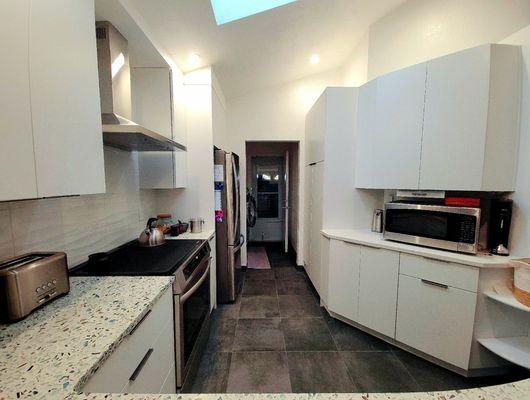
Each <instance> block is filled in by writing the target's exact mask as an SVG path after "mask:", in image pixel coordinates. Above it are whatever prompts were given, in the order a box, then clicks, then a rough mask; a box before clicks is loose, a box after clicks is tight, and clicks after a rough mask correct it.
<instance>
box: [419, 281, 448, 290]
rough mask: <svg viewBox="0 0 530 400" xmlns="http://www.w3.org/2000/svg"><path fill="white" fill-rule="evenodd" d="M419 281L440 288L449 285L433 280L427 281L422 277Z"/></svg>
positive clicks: (445, 287) (446, 287)
mask: <svg viewBox="0 0 530 400" xmlns="http://www.w3.org/2000/svg"><path fill="white" fill-rule="evenodd" d="M421 281H422V282H423V283H425V284H426V285H431V286H436V287H439V288H442V289H449V286H447V285H444V284H443V283H438V282H433V281H429V280H427V279H422V280H421Z"/></svg>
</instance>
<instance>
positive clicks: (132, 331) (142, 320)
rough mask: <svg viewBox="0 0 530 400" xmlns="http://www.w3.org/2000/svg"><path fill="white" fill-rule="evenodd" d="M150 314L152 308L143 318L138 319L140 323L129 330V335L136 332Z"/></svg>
mask: <svg viewBox="0 0 530 400" xmlns="http://www.w3.org/2000/svg"><path fill="white" fill-rule="evenodd" d="M149 314H151V310H149V311H147V312H146V313H145V315H144V316H143V317H142V319H141V320H140V321H138V323H137V324H136V325H134V327H133V328H132V329H131V331H130V332H129V336H130V335H132V334H133V333H134V331H135V330H137V329H138V327H139V326H140V325H142V322H144V321H145V319H146V318H147V317H148V316H149Z"/></svg>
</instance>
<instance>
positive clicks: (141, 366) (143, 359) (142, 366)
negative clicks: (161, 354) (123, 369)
mask: <svg viewBox="0 0 530 400" xmlns="http://www.w3.org/2000/svg"><path fill="white" fill-rule="evenodd" d="M151 354H153V349H149V350H147V353H145V356H144V358H142V361H140V364H138V366H137V367H136V369H135V370H134V371H133V373H132V375H131V377H130V378H129V380H130V381H134V380H135V379H136V378H138V375H140V372H142V369H143V368H144V366H145V364H146V363H147V360H149V357H151Z"/></svg>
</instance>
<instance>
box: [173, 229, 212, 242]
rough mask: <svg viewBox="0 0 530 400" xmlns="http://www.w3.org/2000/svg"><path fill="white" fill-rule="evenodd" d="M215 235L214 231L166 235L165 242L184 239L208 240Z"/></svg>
mask: <svg viewBox="0 0 530 400" xmlns="http://www.w3.org/2000/svg"><path fill="white" fill-rule="evenodd" d="M214 235H215V229H209V230H206V231H202V232H201V233H191V232H190V231H187V232H184V233H181V234H180V235H178V236H170V235H166V240H186V239H196V240H210V239H211V238H212V237H213V236H214Z"/></svg>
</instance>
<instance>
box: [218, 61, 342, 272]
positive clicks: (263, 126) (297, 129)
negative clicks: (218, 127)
mask: <svg viewBox="0 0 530 400" xmlns="http://www.w3.org/2000/svg"><path fill="white" fill-rule="evenodd" d="M341 73H342V70H333V71H328V72H325V73H322V74H317V75H313V76H310V77H307V78H304V79H300V80H297V81H294V82H290V83H288V84H285V85H280V86H274V87H270V88H267V89H263V90H259V91H255V92H251V93H248V94H246V95H244V96H241V97H237V98H234V99H228V100H227V112H228V113H227V116H228V119H227V131H228V138H229V141H228V143H229V147H228V148H226V150H230V151H234V152H235V153H237V154H238V155H239V156H240V162H241V176H246V157H245V142H246V141H266V140H274V141H282V140H285V141H300V163H303V162H304V159H305V158H304V154H303V152H304V144H303V140H304V136H305V115H306V113H307V111H308V110H309V108H311V106H312V105H313V103H314V102H315V100H316V99H317V98H318V96H320V94H321V93H322V91H323V90H324V88H326V87H327V86H333V85H338V84H340V83H341V78H342V75H341ZM301 165H303V164H301ZM300 171H303V168H302V167H301V168H300ZM302 173H303V172H302ZM300 181H301V182H302V184H303V182H304V177H303V176H300ZM241 186H242V187H241V196H242V197H241V204H246V190H247V188H246V182H245V181H244V180H243V181H242V182H241ZM300 193H303V187H301V188H300ZM299 207H300V210H303V199H300V203H299ZM246 218H247V217H246V207H242V209H241V221H242V227H241V228H242V230H241V231H242V232H246V229H245V221H246ZM300 221H301V223H300V228H299V232H300V235H301V237H300V240H299V242H298V251H297V253H298V254H297V257H298V260H297V262H298V264H299V265H301V264H302V258H303V257H302V256H303V254H302V249H303V237H302V236H303V219H302V216H301V215H300ZM246 262H247V253H246V246H244V247H243V250H242V264H243V265H246Z"/></svg>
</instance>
